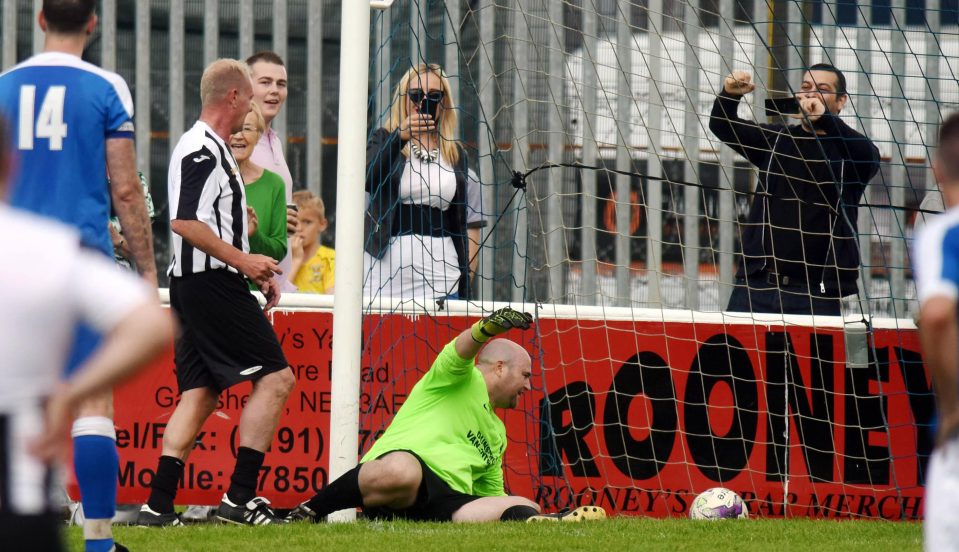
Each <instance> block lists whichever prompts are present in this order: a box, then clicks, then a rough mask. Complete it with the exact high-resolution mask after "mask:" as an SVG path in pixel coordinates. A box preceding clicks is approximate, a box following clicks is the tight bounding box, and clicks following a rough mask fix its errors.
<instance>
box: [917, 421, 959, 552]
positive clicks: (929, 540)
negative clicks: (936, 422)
mask: <svg viewBox="0 0 959 552" xmlns="http://www.w3.org/2000/svg"><path fill="white" fill-rule="evenodd" d="M927 473H928V477H927V478H926V501H925V502H926V503H925V507H924V511H925V514H924V515H925V520H924V521H923V524H922V532H923V537H924V539H923V540H924V543H923V548H924V549H925V550H927V551H928V552H932V551H936V552H940V551H959V439H952V440H951V441H949V442H948V443H946V444H945V445H944V446H941V447H939V448H937V449H936V450H935V451H933V453H932V456H931V457H930V458H929V471H928V472H927Z"/></svg>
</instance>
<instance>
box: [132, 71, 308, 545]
mask: <svg viewBox="0 0 959 552" xmlns="http://www.w3.org/2000/svg"><path fill="white" fill-rule="evenodd" d="M200 98H201V103H202V110H201V112H200V120H199V121H197V123H196V124H195V125H194V126H193V128H191V129H190V130H189V131H187V132H186V134H184V135H183V137H182V138H181V139H180V142H179V143H178V144H177V146H176V148H175V149H174V150H173V155H172V157H171V160H170V170H169V176H168V178H169V182H168V188H169V198H170V219H171V228H172V229H173V232H174V234H173V260H172V262H171V265H170V271H169V274H170V306H171V307H172V308H173V310H174V311H175V312H176V313H177V315H178V316H179V318H180V322H181V324H182V330H181V332H180V335H179V336H178V337H177V339H176V344H175V351H176V355H175V362H176V372H177V384H178V386H179V388H180V393H181V400H180V403H179V404H178V405H177V407H176V409H175V410H174V412H173V415H172V416H171V417H170V422H169V424H168V425H167V427H166V431H165V433H164V435H163V453H162V456H160V460H159V463H158V466H157V471H156V476H155V477H154V478H153V484H152V489H151V493H150V499H149V500H148V501H147V503H146V504H145V505H144V506H143V508H141V510H140V514H139V516H138V519H137V523H138V524H139V525H149V526H160V525H179V523H180V522H179V518H178V517H177V515H176V513H175V512H174V510H173V499H174V497H175V496H176V490H177V483H178V481H179V479H180V478H181V477H182V475H183V467H184V463H185V461H186V458H187V456H188V455H189V454H190V451H191V450H192V448H193V445H194V443H195V440H196V436H197V434H198V433H199V431H200V428H201V427H202V426H203V422H204V421H206V419H207V417H209V416H210V414H212V413H213V411H214V409H215V408H216V405H217V397H218V396H219V395H220V392H222V391H223V390H224V389H226V388H228V387H231V386H233V385H236V384H238V383H241V382H245V381H252V382H253V392H252V393H251V394H250V399H249V401H248V402H247V403H246V406H245V408H244V412H243V415H242V417H241V419H240V428H239V435H240V446H239V448H238V450H237V455H236V467H235V468H234V471H233V475H232V476H231V478H230V487H229V489H228V490H227V492H226V494H224V495H223V499H222V501H221V502H220V506H219V508H218V509H217V517H218V518H219V519H221V520H223V521H227V522H232V523H238V524H251V525H263V524H268V523H283V520H282V519H281V518H277V517H276V516H275V515H274V513H273V510H272V509H271V508H270V507H269V501H267V500H266V499H264V498H261V497H255V496H254V495H255V494H256V493H255V492H254V491H255V489H256V485H257V478H258V474H259V470H260V467H261V466H262V465H263V456H264V453H265V451H266V450H267V447H269V445H270V442H271V441H272V440H273V434H274V432H275V431H276V425H277V423H278V422H279V418H280V413H281V412H282V410H283V406H284V404H285V403H286V399H287V397H288V396H289V394H290V392H291V391H292V390H293V385H294V383H295V378H294V377H293V372H292V370H290V368H289V364H288V363H287V361H286V358H285V357H284V356H283V351H282V349H281V348H280V344H279V342H278V341H277V339H276V334H275V333H274V332H273V327H272V326H271V325H270V323H269V321H268V320H267V319H266V317H265V316H264V315H263V313H262V312H261V311H260V306H259V304H258V303H257V301H256V299H255V298H254V297H253V296H252V295H250V293H249V290H248V287H247V283H246V281H245V279H244V276H245V277H246V278H249V279H250V280H252V281H253V282H255V283H256V284H257V285H259V286H260V290H261V291H262V292H263V294H264V295H265V296H266V298H267V304H266V310H269V309H271V308H272V307H274V306H275V305H276V303H277V301H278V300H279V296H280V292H279V289H278V288H277V287H276V284H275V282H274V280H272V277H273V275H274V274H275V273H279V267H278V266H277V260H276V259H271V258H269V257H266V256H263V255H252V254H250V253H249V251H250V246H249V242H248V240H247V231H248V227H247V220H246V216H247V207H246V200H245V198H244V188H243V180H242V178H241V176H240V170H239V168H238V167H237V164H236V160H235V159H234V158H233V154H232V153H231V152H230V148H229V146H228V145H227V144H226V140H228V139H229V137H230V135H231V134H234V133H236V132H238V131H240V130H241V129H242V127H243V121H244V119H245V118H246V115H247V114H248V113H249V112H250V102H251V100H252V98H253V88H252V83H251V81H250V73H249V68H248V67H247V66H246V64H244V63H242V62H239V61H236V60H229V59H221V60H218V61H215V62H213V63H212V64H210V66H209V67H207V68H206V70H205V71H204V72H203V78H202V81H201V82H200Z"/></svg>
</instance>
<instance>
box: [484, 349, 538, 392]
mask: <svg viewBox="0 0 959 552" xmlns="http://www.w3.org/2000/svg"><path fill="white" fill-rule="evenodd" d="M531 366H532V359H531V358H530V356H529V353H527V352H526V349H524V348H523V347H522V346H520V345H519V344H517V343H514V342H513V341H510V340H508V339H492V340H490V341H489V342H488V343H487V344H486V346H485V347H483V349H482V350H481V351H480V352H479V355H477V357H476V367H477V368H478V369H479V371H480V372H482V374H483V378H484V379H485V380H486V388H487V390H488V391H489V395H490V403H492V405H493V406H494V407H496V408H516V405H518V404H519V397H520V396H521V395H522V394H523V393H525V392H526V391H529V390H530V389H531V386H530V378H531V377H532V375H533V374H532V368H531Z"/></svg>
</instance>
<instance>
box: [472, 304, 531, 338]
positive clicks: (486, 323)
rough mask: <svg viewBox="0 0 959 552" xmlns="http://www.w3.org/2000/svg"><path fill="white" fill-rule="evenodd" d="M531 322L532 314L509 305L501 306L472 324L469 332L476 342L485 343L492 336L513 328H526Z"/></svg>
mask: <svg viewBox="0 0 959 552" xmlns="http://www.w3.org/2000/svg"><path fill="white" fill-rule="evenodd" d="M532 324H533V315H531V314H529V313H528V312H520V311H517V310H513V309H512V308H510V307H503V308H501V309H499V310H498V311H495V312H493V314H491V315H489V316H487V317H486V318H484V319H482V320H480V321H479V322H477V323H475V324H473V327H472V328H471V331H470V333H471V334H472V336H473V340H474V341H476V342H477V343H486V342H487V341H489V340H490V339H492V338H493V337H494V336H497V335H499V334H501V333H506V332H508V331H510V330H512V329H513V328H519V329H521V330H528V329H529V328H530V326H531V325H532Z"/></svg>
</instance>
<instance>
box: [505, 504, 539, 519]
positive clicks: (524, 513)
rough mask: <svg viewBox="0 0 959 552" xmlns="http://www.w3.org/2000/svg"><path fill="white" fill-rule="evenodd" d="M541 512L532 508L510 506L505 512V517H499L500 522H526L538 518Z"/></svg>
mask: <svg viewBox="0 0 959 552" xmlns="http://www.w3.org/2000/svg"><path fill="white" fill-rule="evenodd" d="M538 515H539V512H537V511H536V508H533V507H532V506H522V505H520V506H510V507H509V508H507V509H505V510H503V515H501V516H500V517H499V520H500V521H526V520H527V519H529V518H531V517H533V516H538Z"/></svg>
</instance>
